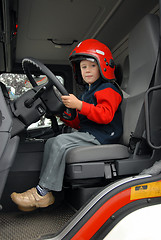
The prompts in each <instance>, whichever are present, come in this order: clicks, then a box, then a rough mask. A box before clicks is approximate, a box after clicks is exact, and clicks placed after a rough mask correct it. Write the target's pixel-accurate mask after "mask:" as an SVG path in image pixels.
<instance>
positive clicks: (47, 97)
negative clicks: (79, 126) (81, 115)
mask: <svg viewBox="0 0 161 240" xmlns="http://www.w3.org/2000/svg"><path fill="white" fill-rule="evenodd" d="M22 66H23V69H24V72H25V73H26V75H27V77H28V79H29V81H30V83H31V85H32V86H33V87H34V88H38V87H39V86H37V83H36V81H35V80H34V78H33V77H32V75H31V71H30V68H31V67H35V66H36V68H38V69H39V70H40V71H41V72H42V73H43V74H44V75H46V76H47V78H48V81H47V82H46V83H44V86H45V88H46V90H45V91H44V92H43V93H42V95H41V96H39V97H40V98H41V100H42V101H43V103H44V104H45V105H46V107H47V109H48V111H49V112H50V113H52V114H55V115H56V114H63V112H64V111H65V109H66V108H65V105H64V104H63V103H62V101H61V99H60V96H58V95H59V94H57V91H56V90H55V89H54V88H56V89H57V90H58V91H59V92H60V94H61V95H69V93H68V91H67V90H66V89H65V87H64V86H63V84H62V83H61V82H60V81H59V79H57V77H56V76H55V75H54V74H53V73H52V72H51V71H50V70H49V69H48V68H47V67H46V66H45V65H44V64H43V63H41V62H40V61H38V60H37V59H34V58H24V59H23V61H22ZM29 102H30V101H29ZM68 112H69V114H63V117H64V118H65V119H67V120H72V119H74V118H75V116H76V110H75V109H68Z"/></svg>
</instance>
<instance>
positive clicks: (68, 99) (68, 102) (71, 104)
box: [61, 94, 82, 111]
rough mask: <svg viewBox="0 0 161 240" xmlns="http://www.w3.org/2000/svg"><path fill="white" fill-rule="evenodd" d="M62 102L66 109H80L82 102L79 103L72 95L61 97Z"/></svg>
mask: <svg viewBox="0 0 161 240" xmlns="http://www.w3.org/2000/svg"><path fill="white" fill-rule="evenodd" d="M61 99H62V102H63V103H64V105H65V106H66V107H67V108H72V109H77V110H79V111H80V110H81V109H82V101H80V100H79V99H78V98H77V97H76V96H74V95H73V94H69V96H61Z"/></svg>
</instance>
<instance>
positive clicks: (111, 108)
mask: <svg viewBox="0 0 161 240" xmlns="http://www.w3.org/2000/svg"><path fill="white" fill-rule="evenodd" d="M69 60H70V61H71V63H72V67H73V73H74V78H75V80H76V81H77V82H78V83H79V84H85V87H86V89H85V91H84V93H83V94H82V96H81V97H80V98H79V99H78V98H77V97H75V96H74V95H73V94H70V95H69V96H62V102H63V103H64V105H65V106H66V107H67V108H71V109H76V112H77V115H76V117H75V119H74V120H72V121H69V120H65V119H63V118H61V119H62V120H63V121H64V122H65V123H66V124H67V125H69V126H71V127H72V128H75V129H77V130H78V131H75V132H72V133H69V134H67V133H66V134H61V135H58V136H57V137H54V138H51V139H49V140H48V141H47V142H46V144H45V150H44V158H43V164H42V168H41V173H40V181H39V184H38V185H37V187H36V188H32V189H30V190H28V191H26V192H24V193H15V192H14V193H12V194H11V198H12V200H13V201H14V202H15V203H16V204H17V205H18V206H19V208H20V209H21V210H23V211H32V210H34V209H36V208H38V207H48V206H49V205H51V204H53V203H54V196H53V195H52V192H51V191H61V189H62V184H63V177H64V171H65V156H66V152H67V150H68V149H70V148H73V147H78V146H91V145H100V144H108V143H116V142H118V140H119V138H120V136H121V134H122V120H121V110H120V104H121V101H122V94H121V92H120V90H119V88H118V87H117V85H115V82H114V79H115V75H114V70H115V66H114V61H113V58H112V54H111V52H110V50H109V48H108V47H107V46H106V45H104V44H103V43H101V42H99V41H97V40H95V39H87V40H85V41H83V42H81V43H79V44H78V45H77V47H76V48H75V49H74V50H73V51H72V52H71V54H70V57H69Z"/></svg>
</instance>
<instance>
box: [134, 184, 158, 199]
mask: <svg viewBox="0 0 161 240" xmlns="http://www.w3.org/2000/svg"><path fill="white" fill-rule="evenodd" d="M151 197H161V182H152V183H146V184H141V185H137V186H134V187H131V195H130V200H135V199H141V198H151Z"/></svg>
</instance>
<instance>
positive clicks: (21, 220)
mask: <svg viewBox="0 0 161 240" xmlns="http://www.w3.org/2000/svg"><path fill="white" fill-rule="evenodd" d="M74 213H75V212H74V210H73V209H71V208H70V207H69V206H67V205H61V206H59V207H58V208H55V209H43V210H42V209H40V210H39V209H38V210H36V211H34V212H30V213H24V212H20V211H19V212H10V213H5V212H0V239H3V240H22V239H23V240H35V239H38V238H39V237H40V236H42V235H46V234H47V235H48V234H53V233H56V232H58V231H59V230H60V229H61V228H62V227H63V226H64V224H65V223H67V222H68V221H69V219H70V218H71V217H72V216H73V215H74Z"/></svg>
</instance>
